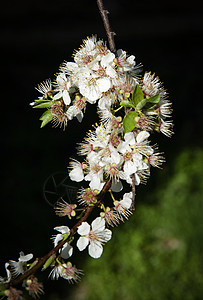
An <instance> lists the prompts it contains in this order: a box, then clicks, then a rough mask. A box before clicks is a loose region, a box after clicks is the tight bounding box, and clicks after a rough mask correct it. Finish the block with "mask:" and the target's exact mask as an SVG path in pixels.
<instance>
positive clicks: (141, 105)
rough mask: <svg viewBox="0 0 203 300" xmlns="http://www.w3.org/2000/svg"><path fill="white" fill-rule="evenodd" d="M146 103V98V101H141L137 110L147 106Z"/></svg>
mask: <svg viewBox="0 0 203 300" xmlns="http://www.w3.org/2000/svg"><path fill="white" fill-rule="evenodd" d="M146 103H147V99H146V98H145V99H143V100H141V101H140V102H139V103H138V104H137V106H136V108H137V109H142V108H143V107H144V106H145V104H146Z"/></svg>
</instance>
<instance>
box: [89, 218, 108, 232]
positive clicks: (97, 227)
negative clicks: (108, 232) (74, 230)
mask: <svg viewBox="0 0 203 300" xmlns="http://www.w3.org/2000/svg"><path fill="white" fill-rule="evenodd" d="M91 226H92V231H103V230H104V229H105V219H104V218H101V217H97V218H96V219H95V220H94V221H93V222H92V224H91Z"/></svg>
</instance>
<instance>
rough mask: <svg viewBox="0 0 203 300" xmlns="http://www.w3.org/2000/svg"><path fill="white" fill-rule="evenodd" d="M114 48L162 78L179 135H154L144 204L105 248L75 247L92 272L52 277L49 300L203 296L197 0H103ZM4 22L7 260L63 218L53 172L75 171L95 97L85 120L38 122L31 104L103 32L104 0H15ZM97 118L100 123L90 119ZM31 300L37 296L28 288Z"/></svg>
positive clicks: (32, 246) (38, 250)
mask: <svg viewBox="0 0 203 300" xmlns="http://www.w3.org/2000/svg"><path fill="white" fill-rule="evenodd" d="M104 4H105V6H106V8H107V9H108V10H109V11H110V13H111V14H110V20H111V24H112V28H113V30H114V31H115V32H116V34H117V35H116V37H115V39H116V47H117V48H118V49H119V48H122V49H123V50H127V52H128V53H129V54H134V55H135V56H136V61H137V63H139V62H142V64H143V69H144V70H145V71H150V70H151V71H152V72H155V73H156V75H158V76H159V77H160V80H161V81H163V82H164V86H165V88H166V89H167V91H168V93H169V96H170V99H171V101H172V102H173V108H174V123H175V128H174V130H175V135H174V136H173V137H172V138H171V139H168V138H166V137H165V136H163V135H158V134H155V135H153V136H152V142H153V143H156V142H157V143H158V144H159V146H160V147H159V148H160V150H161V151H164V152H165V157H166V164H164V166H163V170H155V169H153V170H152V175H151V177H150V179H149V182H148V183H147V185H146V186H139V187H138V188H137V191H136V192H137V195H136V210H135V213H134V215H133V216H131V217H130V219H129V221H127V222H125V223H124V224H120V225H119V227H118V228H114V229H113V237H112V240H111V241H110V242H108V243H107V244H106V245H105V248H104V253H103V255H102V257H101V258H99V259H97V260H94V259H92V258H91V257H89V256H88V254H87V252H86V251H84V252H83V253H79V251H75V256H74V258H73V261H74V263H75V264H76V266H77V267H78V268H80V269H83V270H84V273H85V276H83V277H82V280H81V282H80V283H79V284H77V285H73V286H72V285H69V284H68V283H67V282H66V281H65V280H59V281H58V282H55V281H50V280H46V278H47V275H48V274H47V273H46V272H44V273H42V274H41V275H40V276H41V278H42V279H44V280H45V291H46V294H45V295H44V296H42V297H41V298H42V299H48V300H63V299H64V300H77V299H78V300H82V299H84V300H94V299H98V300H99V299H107V300H108V299H110V300H111V299H113V300H114V299H115V300H116V299H118V300H119V299H125V300H128V299H130V300H131V299H132V300H134V299H135V300H139V299H142V300H148V299H150V300H153V299H156V300H179V299H181V300H182V299H184V300H189V299H191V300H201V299H202V298H203V288H202V286H203V282H202V281H203V270H202V269H203V263H202V255H203V254H202V253H203V251H202V250H203V249H202V248H203V218H202V213H203V204H202V200H203V199H202V194H203V193H202V192H203V182H202V177H203V176H202V174H203V148H202V132H203V126H202V124H203V122H202V99H201V98H202V96H201V89H202V88H201V86H202V67H201V64H202V50H201V47H200V41H201V39H200V36H201V35H202V31H203V18H202V13H201V10H200V2H199V1H196V0H195V1H193V3H192V5H191V3H189V2H186V3H185V2H183V1H174V0H171V1H168V0H166V1H149V0H143V1H142V2H139V3H136V6H134V4H135V2H134V1H130V0H127V1H126V0H125V1H124V0H112V1H104ZM0 17H1V18H0V23H1V40H0V42H1V50H2V63H1V104H2V106H1V141H2V143H1V175H2V179H1V209H0V226H1V247H0V275H4V274H5V271H4V263H5V262H6V261H8V260H9V259H13V260H17V258H18V253H19V252H20V251H24V252H25V254H27V253H30V252H32V253H34V255H35V256H36V257H40V256H42V255H44V254H45V253H46V252H47V251H48V250H49V249H50V247H51V241H50V236H51V235H52V234H54V231H53V227H55V226H60V225H64V223H65V221H64V219H61V218H59V217H57V216H56V215H55V214H54V211H53V209H52V207H51V206H49V205H48V204H47V203H46V201H44V198H43V193H42V190H43V185H44V182H45V181H46V179H47V178H48V177H49V176H50V175H51V174H53V173H55V172H64V173H66V172H67V165H68V162H69V157H75V146H76V143H77V142H80V141H81V140H82V138H83V137H84V135H85V132H86V131H87V130H88V129H91V128H92V127H91V125H92V124H93V123H94V122H95V121H96V120H97V116H96V109H95V108H94V107H93V106H91V107H90V106H89V107H88V109H87V112H86V116H85V118H84V120H83V123H82V126H81V124H79V123H78V122H77V121H72V122H70V124H69V126H68V128H67V130H66V131H65V132H63V131H62V130H60V129H58V128H57V129H53V128H51V126H46V127H45V128H44V129H40V128H39V127H40V122H39V117H40V115H41V112H40V111H36V110H33V109H31V107H30V106H29V103H30V102H32V101H33V99H35V98H36V97H38V92H37V91H36V90H35V89H34V87H36V86H37V84H38V83H40V82H41V81H43V80H45V79H47V78H51V79H53V78H54V74H56V72H57V71H58V67H59V65H60V63H62V62H63V60H67V61H71V60H72V58H71V55H72V53H73V50H74V49H77V48H78V47H79V45H80V44H81V41H82V39H84V38H86V36H90V35H92V34H95V33H96V34H97V35H98V37H99V38H103V39H105V40H106V37H105V32H104V29H103V25H102V21H101V19H100V15H99V13H98V10H97V6H96V1H93V0H87V1H85V2H84V1H82V0H78V1H77V2H76V1H75V2H71V1H62V0H60V1H57V2H56V1H52V0H51V1H47V0H44V1H37V0H36V1H34V0H30V1H27V2H24V1H18V2H16V1H13V0H12V1H10V2H5V3H4V4H3V6H2V9H1V11H0ZM90 120H91V123H90ZM26 299H29V297H26Z"/></svg>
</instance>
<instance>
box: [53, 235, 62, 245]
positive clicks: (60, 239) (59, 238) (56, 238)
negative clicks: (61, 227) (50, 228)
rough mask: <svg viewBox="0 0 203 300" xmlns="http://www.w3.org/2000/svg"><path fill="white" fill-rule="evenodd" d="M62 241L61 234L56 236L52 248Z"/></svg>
mask: <svg viewBox="0 0 203 300" xmlns="http://www.w3.org/2000/svg"><path fill="white" fill-rule="evenodd" d="M62 240H63V235H62V234H61V233H59V234H57V235H56V236H55V238H54V247H56V246H57V245H58V243H59V242H60V241H62Z"/></svg>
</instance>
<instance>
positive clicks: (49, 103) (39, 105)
mask: <svg viewBox="0 0 203 300" xmlns="http://www.w3.org/2000/svg"><path fill="white" fill-rule="evenodd" d="M52 104H53V102H52V101H48V102H43V103H41V104H38V105H35V106H33V108H48V107H50V106H52Z"/></svg>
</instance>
